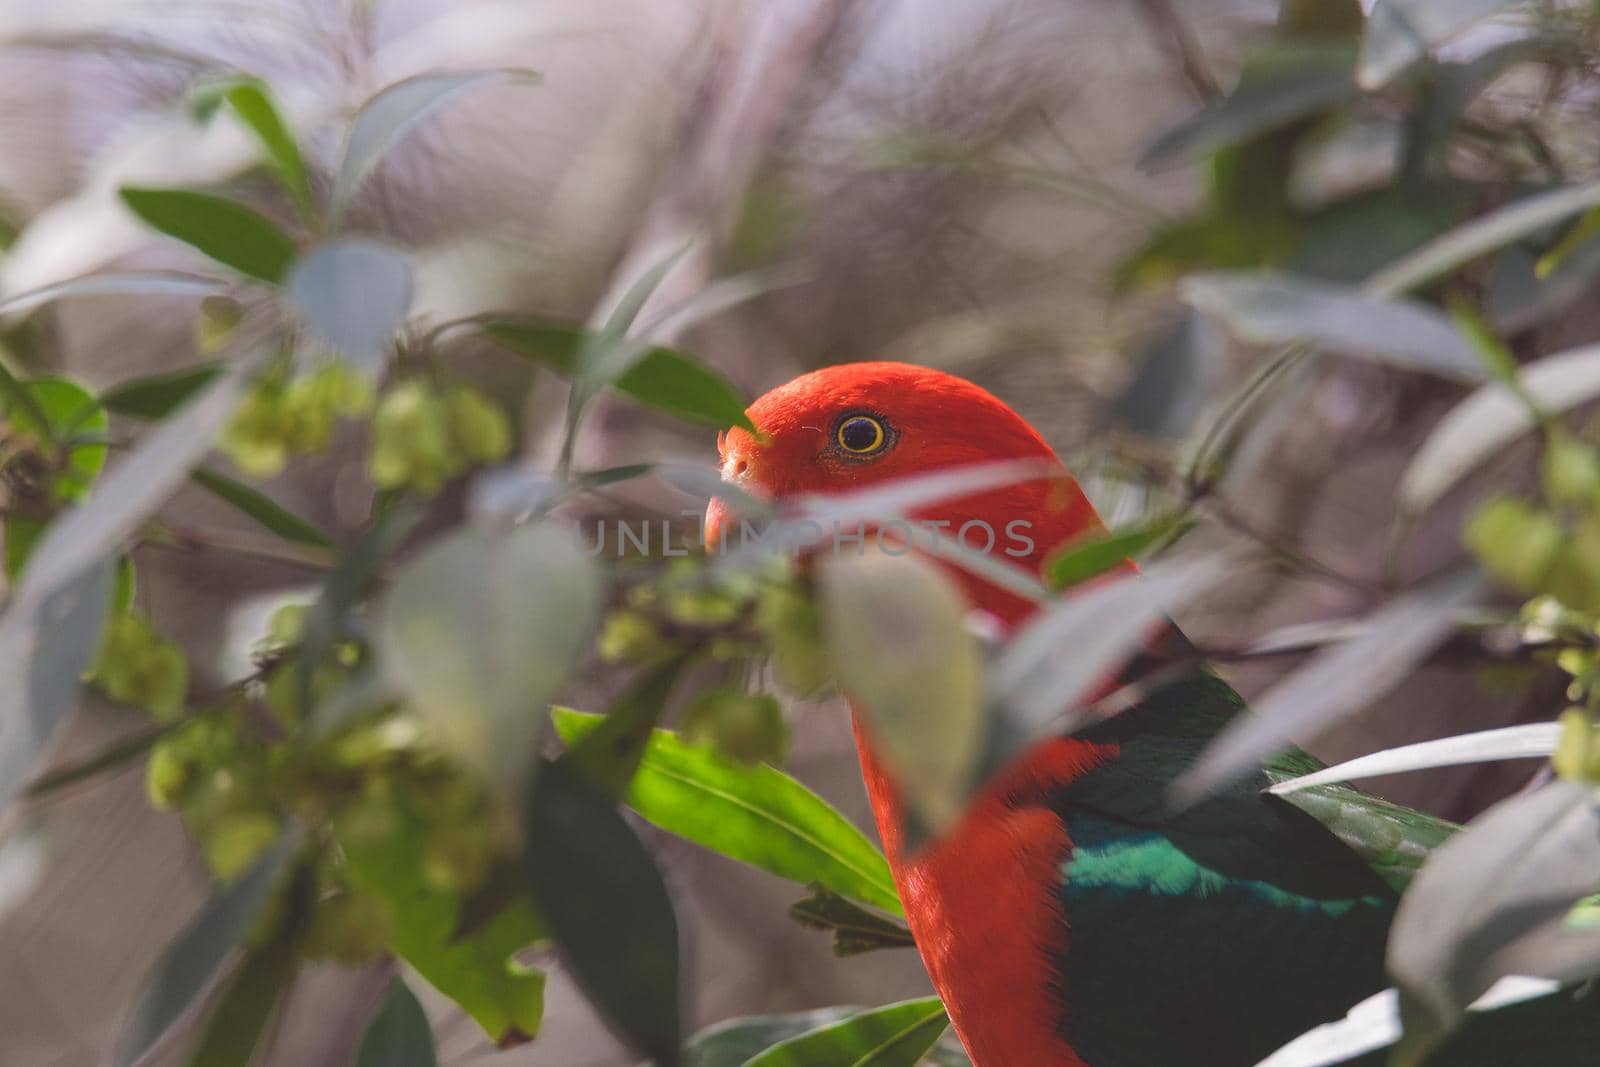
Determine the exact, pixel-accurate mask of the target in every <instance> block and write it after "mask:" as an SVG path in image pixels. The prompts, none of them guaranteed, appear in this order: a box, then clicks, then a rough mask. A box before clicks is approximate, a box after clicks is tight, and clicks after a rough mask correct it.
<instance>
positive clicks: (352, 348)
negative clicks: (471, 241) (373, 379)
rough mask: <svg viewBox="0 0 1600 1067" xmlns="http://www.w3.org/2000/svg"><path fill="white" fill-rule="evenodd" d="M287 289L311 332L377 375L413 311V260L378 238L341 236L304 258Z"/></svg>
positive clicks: (293, 271)
mask: <svg viewBox="0 0 1600 1067" xmlns="http://www.w3.org/2000/svg"><path fill="white" fill-rule="evenodd" d="M288 290H289V298H290V299H291V300H292V301H293V302H294V306H295V310H296V311H298V312H299V314H300V318H301V319H302V320H304V322H305V324H306V326H307V327H309V328H310V330H311V332H312V333H314V334H316V335H317V336H318V337H320V338H321V339H322V340H323V341H326V342H327V343H328V344H329V345H330V346H332V348H333V349H334V351H336V352H338V353H339V354H340V355H342V356H344V357H345V358H346V359H349V360H350V361H351V362H353V363H355V364H356V365H357V366H359V367H361V368H362V369H363V370H365V371H366V372H367V373H368V374H371V375H377V374H379V373H380V372H381V371H382V369H383V365H384V363H385V362H386V360H387V357H388V353H389V349H390V346H391V345H392V344H393V343H394V338H395V334H396V333H398V332H399V331H400V328H401V327H402V326H404V325H405V322H406V314H407V313H408V312H409V311H410V310H411V292H412V277H411V264H410V262H409V261H408V260H407V259H406V258H405V257H404V256H402V255H400V253H398V252H396V251H394V250H393V249H391V248H388V247H386V246H384V245H381V244H378V243H377V242H376V241H369V240H366V239H364V238H359V237H348V238H341V239H338V240H334V241H329V242H328V243H327V244H323V245H319V246H317V247H316V248H313V249H311V250H310V251H309V252H307V253H306V254H305V255H304V256H302V257H301V258H300V259H299V261H298V262H296V263H295V265H294V269H293V270H291V271H290V272H289V280H288Z"/></svg>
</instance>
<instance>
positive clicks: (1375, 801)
mask: <svg viewBox="0 0 1600 1067" xmlns="http://www.w3.org/2000/svg"><path fill="white" fill-rule="evenodd" d="M1266 770H1267V775H1268V777H1270V778H1272V779H1273V780H1274V781H1279V782H1281V784H1282V785H1288V784H1289V783H1288V782H1286V781H1282V777H1283V776H1282V772H1281V771H1280V770H1276V769H1274V768H1273V767H1272V766H1271V765H1269V766H1268V767H1267V769H1266ZM1307 777H1308V778H1310V777H1314V776H1310V775H1308V776H1307ZM1274 792H1275V793H1276V788H1275V790H1274ZM1283 799H1284V800H1285V801H1286V802H1287V803H1289V804H1292V805H1294V806H1295V807H1297V808H1299V809H1300V810H1301V811H1303V812H1305V813H1306V814H1307V815H1310V816H1311V817H1312V818H1313V819H1316V820H1317V821H1318V822H1320V823H1321V824H1322V825H1323V826H1325V827H1327V828H1328V829H1329V830H1330V831H1331V832H1332V833H1333V835H1334V836H1335V837H1337V838H1338V839H1339V840H1340V841H1343V842H1344V843H1345V844H1346V845H1348V846H1349V848H1350V851H1352V852H1354V853H1355V854H1356V855H1358V856H1360V857H1361V858H1362V859H1363V860H1365V861H1366V863H1367V866H1369V867H1371V868H1372V870H1373V872H1374V873H1376V874H1377V875H1378V877H1380V878H1382V879H1383V880H1384V881H1385V882H1388V883H1389V885H1391V886H1392V887H1394V889H1395V890H1397V891H1400V892H1404V891H1405V888H1406V887H1407V886H1408V885H1410V884H1411V880H1412V879H1413V878H1414V877H1416V874H1417V871H1418V870H1420V869H1421V867H1422V865H1423V864H1424V863H1426V862H1427V860H1428V857H1429V856H1430V855H1432V854H1433V850H1434V849H1436V848H1438V847H1439V846H1440V845H1441V844H1443V843H1444V842H1445V841H1447V840H1448V839H1449V838H1450V835H1451V834H1453V833H1455V832H1456V830H1457V829H1459V827H1457V826H1456V824H1455V823H1452V822H1448V821H1446V820H1444V819H1439V818H1435V817H1434V816H1432V815H1428V814H1426V813H1424V812H1420V811H1416V810H1414V809H1412V808H1406V807H1402V806H1400V805H1398V804H1391V803H1389V802H1388V801H1387V800H1384V799H1382V798H1381V797H1374V796H1370V795H1368V794H1366V793H1363V792H1361V791H1360V790H1357V789H1351V788H1349V787H1348V786H1343V785H1333V784H1311V783H1309V782H1308V783H1306V784H1303V785H1301V786H1299V787H1298V788H1294V789H1292V790H1290V791H1288V792H1287V793H1285V794H1284V795H1283Z"/></svg>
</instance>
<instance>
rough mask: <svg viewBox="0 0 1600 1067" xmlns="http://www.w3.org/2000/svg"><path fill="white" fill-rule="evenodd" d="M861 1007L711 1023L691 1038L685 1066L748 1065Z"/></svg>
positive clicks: (822, 1009) (856, 1011)
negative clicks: (772, 1050)
mask: <svg viewBox="0 0 1600 1067" xmlns="http://www.w3.org/2000/svg"><path fill="white" fill-rule="evenodd" d="M861 1010H862V1009H860V1008H817V1009H816V1010H815V1011H802V1012H796V1013H795V1014H793V1015H749V1016H745V1017H744V1018H742V1019H729V1020H728V1021H727V1022H721V1023H718V1024H717V1025H715V1026H711V1027H707V1028H706V1029H704V1030H702V1031H700V1032H699V1033H698V1034H696V1035H695V1036H694V1037H692V1038H690V1039H689V1044H688V1046H687V1047H686V1048H685V1049H684V1067H744V1065H745V1063H746V1062H747V1061H749V1060H750V1058H751V1057H753V1056H755V1055H756V1054H757V1053H760V1052H765V1051H766V1050H767V1049H769V1048H771V1047H772V1046H773V1045H776V1044H777V1043H778V1042H780V1041H787V1040H788V1039H789V1038H791V1037H798V1036H799V1035H801V1034H804V1033H808V1032H810V1031H812V1030H817V1029H820V1028H821V1027H824V1026H828V1025H830V1024H832V1023H836V1022H838V1021H839V1020H840V1019H844V1018H848V1017H849V1016H852V1015H859V1014H861Z"/></svg>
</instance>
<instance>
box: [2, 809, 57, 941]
mask: <svg viewBox="0 0 1600 1067" xmlns="http://www.w3.org/2000/svg"><path fill="white" fill-rule="evenodd" d="M47 862H48V856H47V854H46V842H45V840H44V834H43V833H42V832H39V831H35V830H29V829H22V830H14V831H12V832H11V833H9V834H7V835H6V837H5V839H4V840H0V919H4V918H5V917H6V915H7V913H8V912H10V911H11V909H12V908H14V907H16V906H17V905H18V904H21V903H22V902H23V901H25V900H27V899H29V898H30V897H31V896H32V895H33V892H34V890H35V889H37V888H38V886H39V882H40V879H42V878H43V877H44V873H45V865H46V863H47Z"/></svg>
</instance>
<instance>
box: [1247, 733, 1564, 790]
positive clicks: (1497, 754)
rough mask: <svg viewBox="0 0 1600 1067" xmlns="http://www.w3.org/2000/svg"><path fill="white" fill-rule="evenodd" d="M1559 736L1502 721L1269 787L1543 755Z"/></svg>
mask: <svg viewBox="0 0 1600 1067" xmlns="http://www.w3.org/2000/svg"><path fill="white" fill-rule="evenodd" d="M1560 737H1561V724H1560V723H1553V722H1536V723H1529V724H1527V725H1524V726H1503V727H1500V728H1499V729H1497V730H1479V731H1477V732H1475V733H1470V734H1457V735H1456V736H1454V737H1442V738H1440V739H1439V740H1437V741H1421V742H1418V743H1417V744H1414V745H1400V746H1398V747H1396V748H1386V749H1384V750H1383V751H1382V752H1373V753H1371V754H1370V755H1366V756H1359V757H1357V758H1356V759H1352V760H1346V761H1345V762H1343V763H1340V764H1337V765H1335V766H1332V767H1328V768H1325V769H1323V770H1320V771H1317V772H1315V773H1313V774H1305V775H1301V776H1300V777H1298V778H1291V779H1289V780H1288V781H1284V782H1279V783H1278V784H1276V785H1274V786H1273V787H1272V792H1274V793H1277V794H1280V795H1283V794H1288V793H1294V792H1297V791H1299V790H1301V789H1308V788H1310V787H1311V786H1315V785H1326V784H1330V783H1333V782H1349V781H1353V780H1355V779H1358V778H1376V777H1377V776H1379V775H1383V774H1401V773H1404V772H1406V771H1425V770H1430V769H1432V768H1434V767H1459V766H1462V765H1464V764H1469V763H1492V762H1494V761H1497V760H1508V759H1535V758H1541V757H1549V756H1550V754H1551V753H1553V752H1555V750H1556V742H1557V741H1558V740H1559V739H1560Z"/></svg>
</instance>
